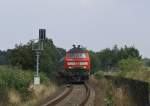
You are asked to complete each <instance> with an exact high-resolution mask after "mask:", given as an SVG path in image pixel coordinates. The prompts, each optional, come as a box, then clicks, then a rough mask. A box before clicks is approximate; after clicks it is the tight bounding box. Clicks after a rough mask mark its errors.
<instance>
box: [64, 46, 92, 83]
mask: <svg viewBox="0 0 150 106" xmlns="http://www.w3.org/2000/svg"><path fill="white" fill-rule="evenodd" d="M64 68H65V71H66V72H67V79H68V80H69V81H70V82H82V81H85V80H87V79H88V77H89V74H90V57H89V51H88V50H86V49H85V48H82V47H80V45H78V47H76V46H75V45H73V48H72V49H70V50H69V51H68V52H67V53H66V57H65V62H64Z"/></svg>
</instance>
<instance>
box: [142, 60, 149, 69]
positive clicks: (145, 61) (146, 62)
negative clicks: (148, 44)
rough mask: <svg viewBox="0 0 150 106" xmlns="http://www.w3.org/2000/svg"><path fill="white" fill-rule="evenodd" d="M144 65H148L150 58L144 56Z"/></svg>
mask: <svg viewBox="0 0 150 106" xmlns="http://www.w3.org/2000/svg"><path fill="white" fill-rule="evenodd" d="M143 61H144V63H145V66H147V67H150V59H149V58H144V59H143Z"/></svg>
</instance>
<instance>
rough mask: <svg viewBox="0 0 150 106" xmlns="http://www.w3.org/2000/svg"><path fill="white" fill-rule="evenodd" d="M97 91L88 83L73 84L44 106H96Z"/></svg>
mask: <svg viewBox="0 0 150 106" xmlns="http://www.w3.org/2000/svg"><path fill="white" fill-rule="evenodd" d="M94 100H95V91H94V89H93V88H91V87H90V86H89V84H88V83H84V84H73V85H70V86H69V87H67V88H66V90H65V91H64V92H63V93H62V94H60V95H59V96H58V97H56V98H54V99H52V100H51V101H49V102H48V103H46V104H45V105H43V106H94Z"/></svg>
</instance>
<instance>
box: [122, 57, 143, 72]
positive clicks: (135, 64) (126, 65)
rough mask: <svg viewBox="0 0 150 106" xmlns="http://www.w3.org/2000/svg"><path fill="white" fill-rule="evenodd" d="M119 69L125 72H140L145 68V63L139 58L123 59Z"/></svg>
mask: <svg viewBox="0 0 150 106" xmlns="http://www.w3.org/2000/svg"><path fill="white" fill-rule="evenodd" d="M119 68H120V69H121V70H123V71H132V70H133V71H139V70H142V69H143V68H144V63H143V62H142V61H141V60H138V59H137V58H128V59H123V60H121V61H120V62H119Z"/></svg>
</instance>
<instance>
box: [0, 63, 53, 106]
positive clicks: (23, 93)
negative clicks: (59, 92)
mask: <svg viewBox="0 0 150 106" xmlns="http://www.w3.org/2000/svg"><path fill="white" fill-rule="evenodd" d="M40 75H41V83H42V85H40V86H38V87H37V88H36V87H34V88H33V87H31V86H33V76H34V72H33V71H31V70H21V69H17V68H13V67H8V66H0V106H5V105H8V104H9V105H10V104H13V106H19V104H20V103H21V102H24V103H25V102H26V101H29V100H30V99H33V98H34V97H35V98H34V99H36V98H38V97H39V95H38V96H37V95H36V93H37V89H39V87H40V89H42V90H45V89H48V87H49V86H50V82H49V79H48V78H47V77H46V75H45V74H44V73H40ZM41 86H44V87H41ZM51 86H53V84H51ZM42 90H41V91H38V92H39V93H40V92H43V91H42ZM49 90H50V89H49ZM51 90H52V89H51ZM51 90H50V91H51ZM45 91H47V90H45ZM48 94H49V93H48ZM40 95H41V96H42V94H40ZM43 95H44V94H43ZM26 106H27V105H26ZM29 106H30V105H29Z"/></svg>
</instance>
